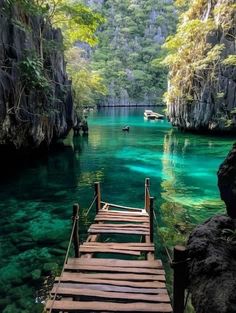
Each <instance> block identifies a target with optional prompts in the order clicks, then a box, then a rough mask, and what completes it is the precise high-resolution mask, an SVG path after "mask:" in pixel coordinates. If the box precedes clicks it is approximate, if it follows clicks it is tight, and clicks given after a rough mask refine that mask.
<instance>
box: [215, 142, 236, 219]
mask: <svg viewBox="0 0 236 313" xmlns="http://www.w3.org/2000/svg"><path fill="white" fill-rule="evenodd" d="M218 186H219V189H220V194H221V199H222V200H223V201H224V202H225V204H226V208H227V213H228V215H229V216H230V217H231V218H236V143H235V144H234V146H233V148H232V150H231V151H230V153H229V154H228V156H227V158H226V159H225V161H224V162H223V163H222V164H221V166H220V168H219V171H218Z"/></svg>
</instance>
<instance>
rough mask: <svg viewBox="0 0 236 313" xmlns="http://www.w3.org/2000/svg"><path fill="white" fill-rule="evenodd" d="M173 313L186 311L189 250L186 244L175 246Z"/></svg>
mask: <svg viewBox="0 0 236 313" xmlns="http://www.w3.org/2000/svg"><path fill="white" fill-rule="evenodd" d="M172 267H173V269H174V281H173V313H184V302H185V288H186V279H187V250H186V248H185V247H184V246H175V247H174V260H173V263H172Z"/></svg>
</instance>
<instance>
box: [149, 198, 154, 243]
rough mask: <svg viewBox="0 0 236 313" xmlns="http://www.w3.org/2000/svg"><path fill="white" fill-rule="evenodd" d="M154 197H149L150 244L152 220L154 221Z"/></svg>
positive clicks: (151, 240)
mask: <svg viewBox="0 0 236 313" xmlns="http://www.w3.org/2000/svg"><path fill="white" fill-rule="evenodd" d="M153 210H154V197H150V210H149V219H150V242H153V219H154V214H153Z"/></svg>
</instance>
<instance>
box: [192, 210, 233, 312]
mask: <svg viewBox="0 0 236 313" xmlns="http://www.w3.org/2000/svg"><path fill="white" fill-rule="evenodd" d="M235 226H236V225H235V221H234V220H232V219H231V218H230V217H227V216H225V215H221V216H216V217H213V218H211V219H210V220H208V221H206V222H205V223H204V224H203V225H199V226H198V227H196V228H195V230H194V231H193V232H192V234H191V235H190V238H189V241H188V246H187V249H188V256H189V257H190V259H191V262H190V263H189V281H190V285H189V288H190V291H191V294H192V303H193V306H194V308H195V311H196V312H197V313H210V312H212V313H235V312H236V293H235V289H236V245H235V244H232V243H233V240H234V242H235V235H234V236H233V235H232V234H233V232H235V231H236V227H235ZM233 238H234V239H233Z"/></svg>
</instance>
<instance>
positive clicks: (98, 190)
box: [94, 182, 101, 213]
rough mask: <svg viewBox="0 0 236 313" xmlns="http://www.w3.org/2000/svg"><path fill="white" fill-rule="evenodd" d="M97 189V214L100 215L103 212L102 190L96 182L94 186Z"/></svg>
mask: <svg viewBox="0 0 236 313" xmlns="http://www.w3.org/2000/svg"><path fill="white" fill-rule="evenodd" d="M94 188H95V197H97V199H96V213H98V212H99V211H100V210H101V188H100V183H99V182H96V183H95V184H94Z"/></svg>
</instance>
